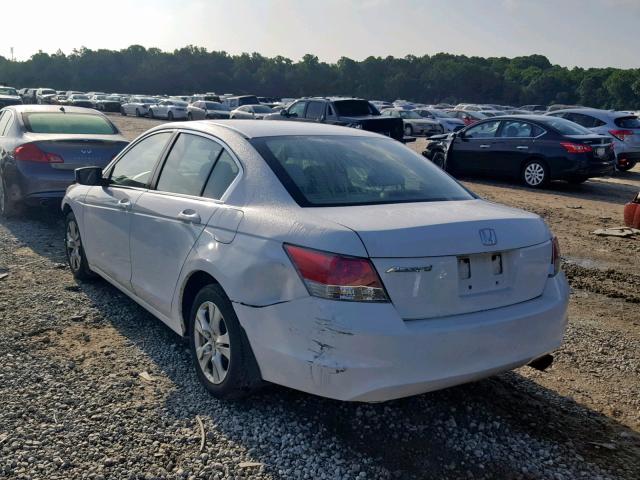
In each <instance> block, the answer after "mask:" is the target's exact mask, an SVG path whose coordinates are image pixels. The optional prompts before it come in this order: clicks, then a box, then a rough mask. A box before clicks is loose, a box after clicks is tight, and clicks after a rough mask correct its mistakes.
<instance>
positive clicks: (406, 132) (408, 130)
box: [404, 125, 413, 135]
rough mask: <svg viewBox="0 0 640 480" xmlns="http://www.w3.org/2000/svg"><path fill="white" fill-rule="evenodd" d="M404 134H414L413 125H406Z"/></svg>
mask: <svg viewBox="0 0 640 480" xmlns="http://www.w3.org/2000/svg"><path fill="white" fill-rule="evenodd" d="M404 134H405V135H413V127H412V126H411V125H405V126H404Z"/></svg>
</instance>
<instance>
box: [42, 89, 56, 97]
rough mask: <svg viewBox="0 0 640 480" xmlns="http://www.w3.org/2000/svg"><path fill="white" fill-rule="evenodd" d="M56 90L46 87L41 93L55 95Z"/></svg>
mask: <svg viewBox="0 0 640 480" xmlns="http://www.w3.org/2000/svg"><path fill="white" fill-rule="evenodd" d="M55 94H56V91H55V90H47V89H46V88H45V89H44V90H42V91H41V92H40V95H55Z"/></svg>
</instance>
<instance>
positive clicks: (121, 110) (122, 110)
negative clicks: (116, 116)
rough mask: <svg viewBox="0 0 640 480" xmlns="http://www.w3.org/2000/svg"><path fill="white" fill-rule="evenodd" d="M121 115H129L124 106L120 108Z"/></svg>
mask: <svg viewBox="0 0 640 480" xmlns="http://www.w3.org/2000/svg"><path fill="white" fill-rule="evenodd" d="M120 115H122V116H123V117H126V116H127V112H125V111H124V108H120Z"/></svg>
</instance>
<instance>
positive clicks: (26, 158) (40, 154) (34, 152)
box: [13, 143, 64, 163]
mask: <svg viewBox="0 0 640 480" xmlns="http://www.w3.org/2000/svg"><path fill="white" fill-rule="evenodd" d="M13 158H15V159H16V160H18V161H21V162H36V163H64V160H63V159H62V157H61V156H59V155H56V154H55V153H49V152H44V151H42V150H40V148H38V146H37V145H36V144H35V143H25V144H24V145H20V146H19V147H17V148H16V149H15V150H14V151H13Z"/></svg>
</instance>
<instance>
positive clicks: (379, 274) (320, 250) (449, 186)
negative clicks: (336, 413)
mask: <svg viewBox="0 0 640 480" xmlns="http://www.w3.org/2000/svg"><path fill="white" fill-rule="evenodd" d="M76 180H77V183H76V184H74V185H72V186H71V187H69V189H68V190H67V193H66V196H65V198H64V200H63V205H62V207H63V210H64V214H65V219H66V250H67V254H68V258H69V264H70V266H71V269H72V271H73V273H74V274H75V276H76V277H77V278H79V279H84V278H86V277H89V276H91V275H92V274H94V273H95V274H98V275H100V276H101V277H103V278H104V279H106V280H107V281H109V282H110V283H112V284H113V285H115V286H116V287H117V288H119V289H120V290H122V291H123V292H124V293H126V294H127V295H128V296H129V297H131V298H132V299H133V300H135V301H136V302H138V303H139V304H140V305H142V306H143V307H144V308H146V309H147V310H149V311H150V312H151V313H152V314H154V315H155V316H157V317H158V318H159V319H160V320H162V321H163V322H165V323H166V324H167V325H168V326H169V327H170V328H172V329H173V330H175V332H177V333H178V334H179V335H182V336H186V337H188V339H189V342H190V347H191V348H190V351H191V352H192V355H193V362H194V366H195V368H196V372H197V375H198V377H199V378H200V380H201V381H202V383H203V384H204V385H205V386H206V388H207V389H208V390H209V391H210V392H211V393H212V394H213V395H215V396H217V397H220V398H233V397H238V396H241V395H243V394H245V393H247V392H249V391H251V390H252V389H254V388H255V387H257V386H259V385H260V384H262V383H263V382H272V383H276V384H280V385H285V386H288V387H291V388H295V389H299V390H302V391H305V392H310V393H313V394H317V395H321V396H325V397H330V398H335V399H341V400H357V401H370V402H377V401H385V400H390V399H394V398H399V397H405V396H408V395H414V394H419V393H422V392H427V391H430V390H436V389H440V388H444V387H448V386H451V385H456V384H460V383H464V382H469V381H473V380H476V379H480V378H483V377H487V376H490V375H494V374H496V373H499V372H503V371H506V370H510V369H513V368H515V367H519V366H522V365H525V364H528V363H530V362H532V361H537V360H538V359H540V358H541V357H543V356H546V354H547V353H548V352H551V351H552V350H554V349H555V348H557V347H558V346H559V345H560V344H561V342H562V338H563V334H564V330H565V327H566V322H567V303H568V286H567V282H566V279H565V277H564V275H563V273H562V272H560V271H559V252H558V245H557V242H556V240H555V238H554V237H553V236H552V234H551V233H550V231H549V229H548V228H547V226H546V225H545V223H544V222H543V221H542V220H541V219H540V218H539V217H538V216H537V215H534V214H531V213H527V212H524V211H520V210H515V209H513V208H507V207H505V206H501V205H497V204H495V203H490V202H487V201H485V200H482V199H480V198H478V197H477V196H476V195H474V194H473V193H471V192H469V191H468V190H467V189H465V188H464V187H463V186H461V185H460V184H458V183H457V182H456V181H455V180H454V179H452V178H451V177H449V176H448V175H447V174H446V173H443V172H442V171H441V170H439V169H438V168H437V167H435V166H434V165H433V164H432V163H431V162H428V161H426V160H425V159H424V158H422V157H421V156H420V155H418V154H416V153H414V152H413V151H412V150H410V149H409V148H407V147H405V146H404V145H403V144H401V143H399V142H397V141H395V140H392V139H390V138H387V137H384V136H381V135H377V134H374V133H370V132H367V131H363V130H357V129H353V128H346V127H337V126H330V125H324V124H316V123H302V122H263V121H253V120H237V121H234V120H222V121H198V122H188V123H173V124H167V125H161V126H158V127H156V128H153V129H151V130H149V131H148V132H146V133H144V134H143V135H141V136H140V137H139V138H137V139H136V140H135V141H134V142H132V143H131V144H130V145H129V146H128V147H127V148H126V149H125V150H123V151H122V152H121V153H120V154H119V155H118V156H117V157H116V158H115V159H114V160H113V161H112V162H111V163H110V164H109V165H108V166H107V167H106V168H105V169H104V170H100V169H98V168H85V169H79V170H77V171H76ZM543 358H548V357H543Z"/></svg>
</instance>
